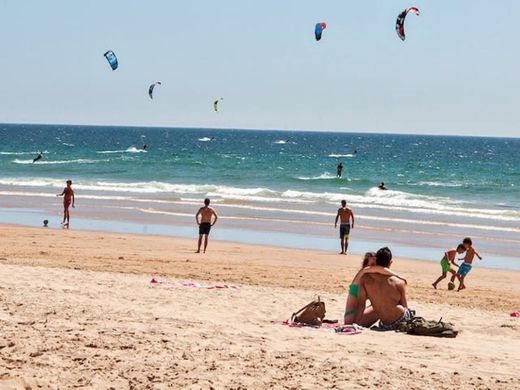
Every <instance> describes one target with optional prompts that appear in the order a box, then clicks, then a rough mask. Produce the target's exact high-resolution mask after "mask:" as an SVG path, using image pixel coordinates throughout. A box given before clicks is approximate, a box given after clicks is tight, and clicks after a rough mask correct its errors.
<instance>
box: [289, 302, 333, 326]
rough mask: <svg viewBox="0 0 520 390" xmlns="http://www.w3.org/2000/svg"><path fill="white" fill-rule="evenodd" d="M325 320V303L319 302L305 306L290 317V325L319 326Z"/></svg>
mask: <svg viewBox="0 0 520 390" xmlns="http://www.w3.org/2000/svg"><path fill="white" fill-rule="evenodd" d="M324 318H325V302H322V301H321V300H320V297H318V299H317V300H314V301H312V302H311V303H309V304H308V305H305V306H304V307H302V308H301V309H300V310H298V311H297V312H296V313H293V315H292V316H291V323H295V322H296V323H299V324H304V325H311V326H321V324H322V322H323V319H324Z"/></svg>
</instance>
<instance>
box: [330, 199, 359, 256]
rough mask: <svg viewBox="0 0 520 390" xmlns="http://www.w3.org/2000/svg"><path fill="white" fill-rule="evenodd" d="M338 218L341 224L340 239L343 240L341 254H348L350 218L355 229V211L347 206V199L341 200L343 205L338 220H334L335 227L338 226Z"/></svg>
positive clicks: (337, 216) (339, 210)
mask: <svg viewBox="0 0 520 390" xmlns="http://www.w3.org/2000/svg"><path fill="white" fill-rule="evenodd" d="M338 219H339V220H340V225H339V239H340V242H341V253H340V255H346V254H347V249H348V236H349V234H350V228H351V225H350V220H351V219H352V229H354V213H353V212H352V210H351V209H349V208H348V207H347V201H346V200H342V201H341V207H340V208H339V209H338V214H336V221H335V222H334V228H337V227H338Z"/></svg>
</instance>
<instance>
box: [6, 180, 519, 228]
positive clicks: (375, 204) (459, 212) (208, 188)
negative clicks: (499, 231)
mask: <svg viewBox="0 0 520 390" xmlns="http://www.w3.org/2000/svg"><path fill="white" fill-rule="evenodd" d="M0 185H7V186H26V187H53V188H61V187H63V180H61V179H52V178H32V179H27V178H1V179H0ZM75 188H77V189H78V190H86V191H95V192H101V191H103V192H117V193H134V194H161V193H167V194H175V196H176V197H177V198H182V197H183V195H198V196H210V197H212V198H216V200H220V201H221V202H225V203H228V204H234V203H235V204H236V202H241V201H245V202H257V203H260V202H261V203H272V204H276V203H300V204H304V203H305V204H313V203H314V204H331V205H336V204H337V203H338V202H339V201H341V200H342V199H345V200H347V202H348V203H349V204H350V205H352V206H353V207H356V208H360V209H381V210H388V211H393V212H397V211H402V212H407V213H415V214H421V215H444V216H449V217H462V218H464V219H468V218H472V219H473V218H479V219H491V220H500V221H507V222H519V221H520V212H518V211H517V210H511V209H504V208H500V209H491V208H476V207H475V206H472V204H471V203H465V202H462V201H455V200H452V199H449V198H445V197H435V196H425V195H416V194H411V193H406V192H402V191H394V190H386V191H381V190H379V189H378V188H377V187H374V188H371V189H370V190H368V191H367V192H366V193H365V194H349V193H346V194H345V193H335V192H320V193H318V192H309V191H298V190H286V191H275V190H272V189H269V188H264V187H257V188H239V187H232V186H226V185H215V184H175V183H165V182H159V181H148V182H105V181H88V180H85V181H77V182H76V183H75Z"/></svg>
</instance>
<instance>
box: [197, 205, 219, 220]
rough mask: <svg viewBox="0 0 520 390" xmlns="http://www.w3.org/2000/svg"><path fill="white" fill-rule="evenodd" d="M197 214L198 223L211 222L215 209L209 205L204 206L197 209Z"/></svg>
mask: <svg viewBox="0 0 520 390" xmlns="http://www.w3.org/2000/svg"><path fill="white" fill-rule="evenodd" d="M197 215H200V223H212V218H213V216H214V215H215V216H216V213H215V210H213V208H211V207H209V206H204V207H201V208H200V209H199V212H198V213H197Z"/></svg>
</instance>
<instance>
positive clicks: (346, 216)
mask: <svg viewBox="0 0 520 390" xmlns="http://www.w3.org/2000/svg"><path fill="white" fill-rule="evenodd" d="M338 216H339V221H340V223H341V224H342V225H343V224H347V223H350V219H351V218H352V210H351V209H349V208H348V207H340V208H339V209H338Z"/></svg>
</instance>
